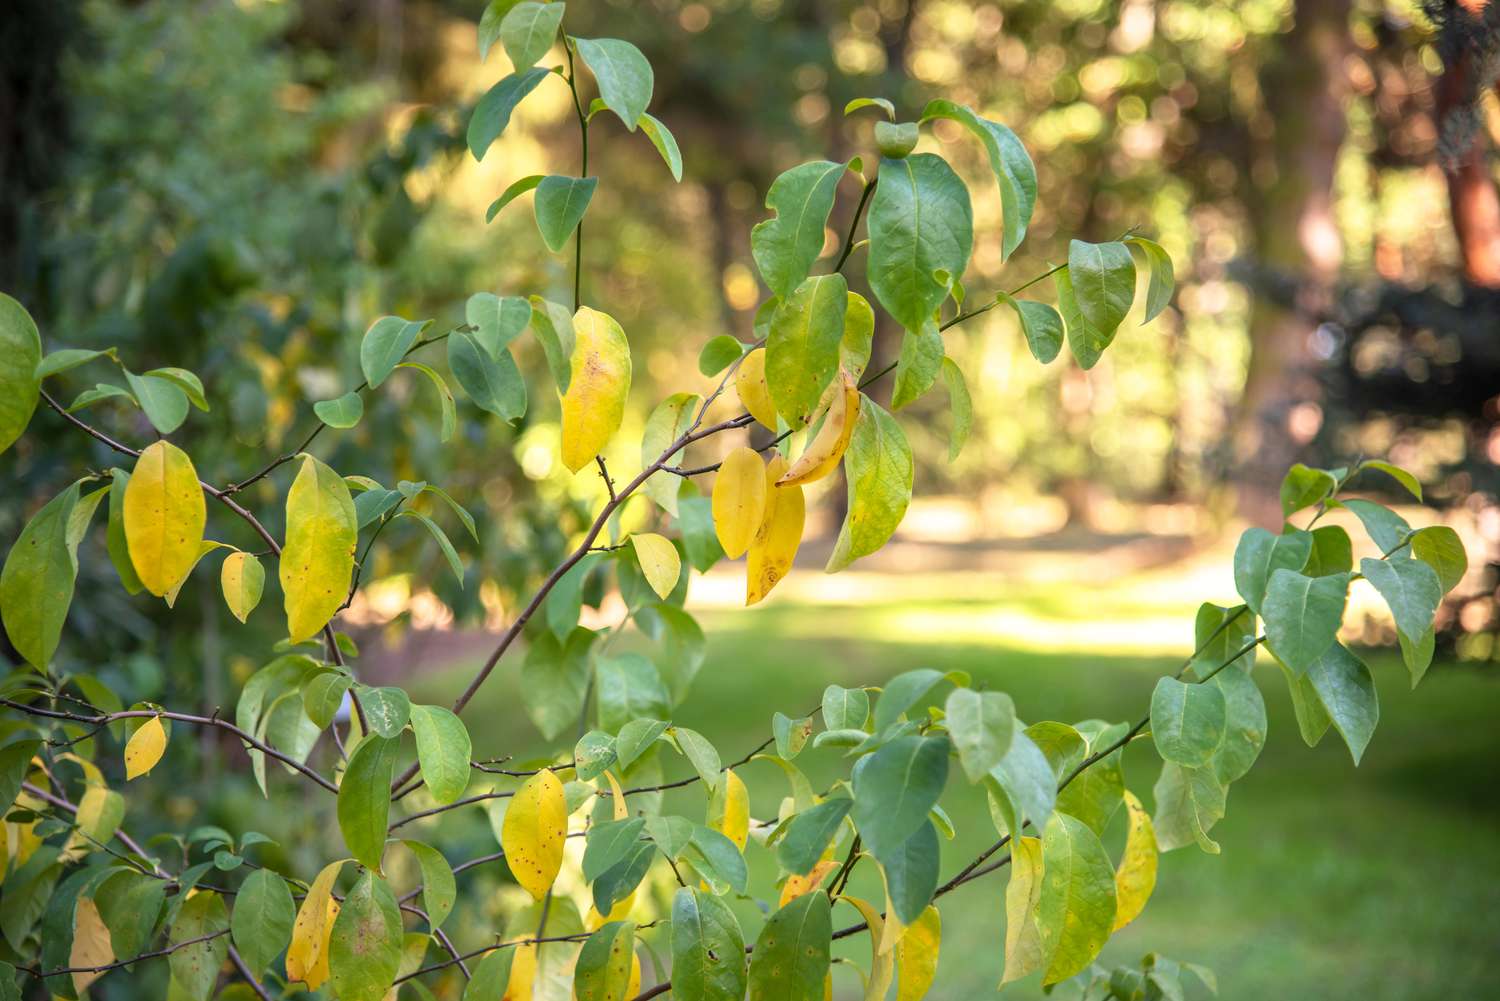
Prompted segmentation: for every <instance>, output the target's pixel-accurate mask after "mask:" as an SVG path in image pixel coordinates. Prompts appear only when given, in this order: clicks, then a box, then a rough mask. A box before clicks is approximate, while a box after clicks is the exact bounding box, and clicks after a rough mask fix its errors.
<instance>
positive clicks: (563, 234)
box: [532, 174, 599, 254]
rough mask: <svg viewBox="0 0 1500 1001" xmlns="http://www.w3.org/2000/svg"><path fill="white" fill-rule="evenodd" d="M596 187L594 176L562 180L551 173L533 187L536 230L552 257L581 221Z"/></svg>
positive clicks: (596, 179)
mask: <svg viewBox="0 0 1500 1001" xmlns="http://www.w3.org/2000/svg"><path fill="white" fill-rule="evenodd" d="M598 186H599V178H597V177H563V176H560V175H557V174H554V175H552V176H550V177H544V178H542V180H541V182H540V183H539V184H538V185H537V186H536V200H535V201H534V202H533V203H532V208H533V209H534V210H535V212H536V225H537V229H539V230H541V232H542V240H543V242H545V243H546V244H547V249H548V250H551V251H552V252H553V253H554V254H556V253H559V252H561V251H562V249H563V247H565V246H567V243H568V237H570V236H572V235H573V230H575V229H577V228H578V224H579V223H580V222H582V221H583V213H584V212H586V211H587V210H588V207H589V201H590V199H592V198H593V197H594V189H595V188H597V187H598Z"/></svg>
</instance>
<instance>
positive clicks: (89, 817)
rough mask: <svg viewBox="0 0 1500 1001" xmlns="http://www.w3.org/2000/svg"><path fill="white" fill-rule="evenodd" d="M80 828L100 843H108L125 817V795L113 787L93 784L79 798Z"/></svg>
mask: <svg viewBox="0 0 1500 1001" xmlns="http://www.w3.org/2000/svg"><path fill="white" fill-rule="evenodd" d="M76 817H77V821H78V829H79V830H80V831H82V832H83V833H84V834H87V835H88V836H89V837H90V838H92V839H93V840H95V841H97V842H99V843H100V844H108V843H109V839H110V838H112V837H114V836H115V831H117V830H118V829H119V827H120V821H122V820H124V819H125V797H124V796H121V795H120V794H119V793H117V792H115V791H114V790H113V789H106V788H105V787H104V786H100V785H91V786H89V787H88V788H87V789H85V790H84V791H83V795H82V796H80V797H79V799H78V813H77V815H76Z"/></svg>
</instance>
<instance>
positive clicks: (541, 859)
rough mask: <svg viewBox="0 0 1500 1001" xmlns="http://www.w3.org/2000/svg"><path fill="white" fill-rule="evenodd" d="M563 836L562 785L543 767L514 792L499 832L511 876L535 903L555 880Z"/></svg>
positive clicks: (564, 805)
mask: <svg viewBox="0 0 1500 1001" xmlns="http://www.w3.org/2000/svg"><path fill="white" fill-rule="evenodd" d="M567 833H568V807H567V798H566V797H565V796H564V795H563V787H562V783H561V782H559V781H558V780H557V776H555V775H553V774H552V772H551V771H550V770H549V769H546V768H543V769H542V770H541V771H539V772H537V773H536V774H535V775H533V776H531V777H530V778H528V779H527V780H526V781H525V782H524V783H523V784H522V785H521V788H520V789H518V790H516V794H515V796H514V797H513V798H512V799H511V803H510V807H509V808H508V809H507V810H506V811H505V824H504V825H503V827H502V829H501V833H500V847H501V848H502V849H504V851H505V861H506V864H507V865H509V866H510V871H511V874H512V875H513V876H515V878H516V882H518V883H520V884H521V886H522V887H523V888H525V890H526V891H527V892H528V893H530V894H531V895H532V897H534V898H535V899H537V900H541V899H542V898H543V897H544V896H546V895H547V891H548V890H549V889H551V888H552V882H553V880H555V879H557V872H558V870H559V869H560V868H561V867H562V854H563V841H564V838H565V837H566V836H567Z"/></svg>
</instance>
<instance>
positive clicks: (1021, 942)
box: [1000, 838, 1046, 987]
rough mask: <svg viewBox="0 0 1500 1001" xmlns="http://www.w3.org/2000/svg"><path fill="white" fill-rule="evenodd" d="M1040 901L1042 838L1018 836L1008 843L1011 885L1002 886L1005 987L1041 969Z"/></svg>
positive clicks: (1003, 977)
mask: <svg viewBox="0 0 1500 1001" xmlns="http://www.w3.org/2000/svg"><path fill="white" fill-rule="evenodd" d="M1041 900H1042V840H1041V839H1040V838H1017V839H1016V840H1015V841H1014V842H1013V843H1012V845H1011V855H1010V885H1009V886H1007V887H1006V888H1005V974H1004V976H1002V977H1001V978H1000V986H1001V987H1004V986H1005V985H1006V984H1008V983H1010V982H1011V981H1012V980H1019V979H1021V978H1022V977H1024V976H1026V974H1028V973H1031V972H1033V971H1036V970H1039V969H1041V968H1042V960H1043V959H1045V958H1046V957H1045V956H1044V955H1043V953H1042V932H1041V929H1040V927H1039V926H1038V925H1037V920H1036V915H1037V907H1038V906H1039V905H1040V904H1041Z"/></svg>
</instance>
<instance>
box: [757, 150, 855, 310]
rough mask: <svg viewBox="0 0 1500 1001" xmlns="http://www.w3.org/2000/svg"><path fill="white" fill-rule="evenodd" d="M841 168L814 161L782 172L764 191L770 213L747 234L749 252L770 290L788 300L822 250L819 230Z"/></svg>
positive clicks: (823, 225) (823, 226)
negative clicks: (748, 235)
mask: <svg viewBox="0 0 1500 1001" xmlns="http://www.w3.org/2000/svg"><path fill="white" fill-rule="evenodd" d="M846 169H847V167H846V165H845V164H842V163H833V162H831V161H828V160H813V161H811V162H809V163H803V164H798V165H797V166H795V167H793V168H792V169H791V170H788V171H784V172H783V173H782V174H781V175H780V176H779V177H777V178H776V180H775V181H773V182H772V183H771V190H770V191H768V192H766V208H768V209H770V210H771V211H772V212H773V213H775V214H774V215H773V216H772V217H771V218H769V219H766V220H764V221H762V222H759V223H756V224H755V228H754V229H752V230H751V231H750V253H751V255H752V256H753V257H754V258H755V266H756V267H757V268H758V269H760V275H761V277H762V278H763V279H765V282H766V285H768V286H769V287H770V289H771V291H772V292H774V293H775V294H776V295H777V296H778V297H780V298H782V299H789V298H791V295H792V293H793V292H794V291H796V289H797V287H798V286H800V285H801V284H802V283H803V281H805V280H806V278H807V276H808V273H809V272H810V271H812V266H813V262H814V261H816V260H817V259H818V255H820V254H821V253H822V252H823V242H824V230H825V229H826V228H827V226H828V214H829V213H830V212H831V211H833V200H834V195H835V193H836V192H837V190H838V184H839V179H840V178H841V177H843V176H844V171H845V170H846Z"/></svg>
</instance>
